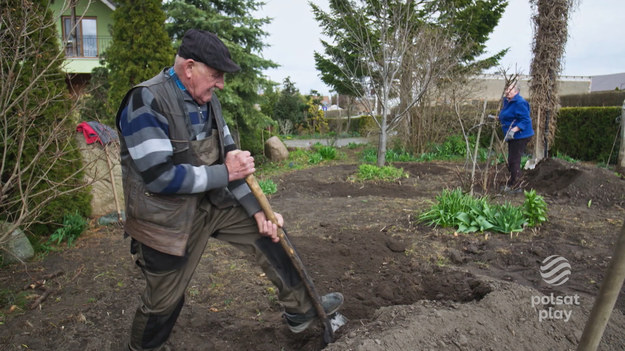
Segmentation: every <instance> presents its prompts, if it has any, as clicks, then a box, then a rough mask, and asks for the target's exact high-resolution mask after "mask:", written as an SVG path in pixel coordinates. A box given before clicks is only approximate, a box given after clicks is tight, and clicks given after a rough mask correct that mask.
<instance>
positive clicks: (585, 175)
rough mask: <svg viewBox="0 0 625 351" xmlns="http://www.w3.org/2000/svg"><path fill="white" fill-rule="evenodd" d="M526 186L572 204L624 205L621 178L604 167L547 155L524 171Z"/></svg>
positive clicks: (623, 188)
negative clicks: (534, 165) (532, 167)
mask: <svg viewBox="0 0 625 351" xmlns="http://www.w3.org/2000/svg"><path fill="white" fill-rule="evenodd" d="M524 178H525V181H526V182H527V188H531V189H536V191H537V192H539V193H542V194H545V195H549V196H551V197H552V198H558V200H559V201H567V202H569V201H570V202H573V203H575V204H589V205H592V204H597V205H600V206H603V207H610V206H613V205H619V206H623V205H624V204H625V180H623V179H622V178H619V177H618V176H617V175H615V173H614V172H612V171H609V170H607V169H605V168H599V167H596V166H588V165H583V164H579V163H569V162H566V161H563V160H560V159H555V158H548V159H546V160H543V161H541V162H540V163H538V165H536V168H534V169H533V170H529V171H526V172H525V177H524Z"/></svg>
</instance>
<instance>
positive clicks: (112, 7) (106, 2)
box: [100, 0, 115, 11]
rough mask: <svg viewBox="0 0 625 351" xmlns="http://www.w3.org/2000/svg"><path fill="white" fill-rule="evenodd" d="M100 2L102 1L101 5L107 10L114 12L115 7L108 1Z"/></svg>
mask: <svg viewBox="0 0 625 351" xmlns="http://www.w3.org/2000/svg"><path fill="white" fill-rule="evenodd" d="M100 1H102V3H103V4H104V5H106V6H107V7H108V8H109V9H111V10H112V11H115V5H113V3H112V2H110V1H108V0H100Z"/></svg>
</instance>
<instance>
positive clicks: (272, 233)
mask: <svg viewBox="0 0 625 351" xmlns="http://www.w3.org/2000/svg"><path fill="white" fill-rule="evenodd" d="M274 215H275V216H276V219H277V220H278V225H279V226H280V227H282V226H283V225H284V219H283V218H282V215H281V214H279V213H277V212H274ZM254 219H255V220H256V224H257V225H258V232H259V233H260V235H263V236H266V237H269V238H270V239H271V241H273V242H274V243H277V242H279V241H280V237H278V225H276V224H274V223H273V222H271V221H270V220H268V219H267V217H266V216H265V213H264V212H263V211H260V212H256V214H254Z"/></svg>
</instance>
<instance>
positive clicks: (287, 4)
mask: <svg viewBox="0 0 625 351" xmlns="http://www.w3.org/2000/svg"><path fill="white" fill-rule="evenodd" d="M265 1H266V2H267V4H266V5H265V6H264V7H263V9H262V10H261V11H260V12H259V13H258V16H257V17H271V18H273V21H272V23H271V24H270V25H268V26H266V27H265V30H266V31H267V32H268V33H269V36H268V37H267V38H265V42H266V43H268V44H269V45H271V46H270V47H268V48H265V50H264V51H263V56H264V57H265V58H268V59H270V60H272V61H274V62H276V63H278V64H279V65H280V67H279V68H277V69H271V70H267V71H265V74H266V75H267V76H268V77H269V78H270V79H271V80H273V81H276V82H279V83H280V84H281V83H282V81H283V80H284V78H286V77H287V76H289V77H291V81H292V82H294V83H295V85H296V87H297V88H298V89H299V90H300V92H301V93H302V94H308V93H309V92H310V90H311V89H315V90H317V91H319V92H320V93H322V94H324V95H327V94H329V93H330V88H329V87H327V86H326V85H325V84H324V83H323V82H322V81H321V80H320V79H319V77H318V72H317V70H316V69H315V61H314V58H313V53H314V51H317V52H322V50H323V49H322V47H321V44H320V42H319V39H320V38H321V30H320V28H319V25H318V24H317V22H316V21H315V19H314V18H313V15H312V11H311V10H310V6H309V5H308V1H306V0H265ZM313 2H314V3H315V4H318V5H319V6H321V7H322V8H324V9H326V10H327V9H328V5H327V0H313ZM508 3H509V4H508V7H507V8H506V12H505V13H504V15H503V17H502V18H501V20H500V21H499V25H498V26H497V27H496V28H495V31H494V32H493V33H492V34H491V36H490V40H489V41H488V42H487V50H488V53H489V54H493V53H495V52H497V51H499V50H502V49H505V48H507V47H509V48H510V50H509V51H508V54H507V55H506V56H505V57H504V59H503V60H502V61H501V67H503V68H506V69H508V72H510V73H512V72H515V71H518V72H519V73H521V74H529V66H530V62H531V58H532V57H531V43H532V35H533V33H532V24H531V18H530V16H531V10H530V6H529V2H528V0H509V1H508ZM624 14H625V1H624V0H581V4H580V6H579V7H578V8H577V10H576V11H575V12H574V13H573V15H572V18H571V21H570V23H569V40H568V42H567V46H566V53H565V57H564V71H563V74H565V75H575V76H592V75H602V74H611V73H623V72H625V35H623V33H624V30H623V18H624ZM493 71H496V70H493Z"/></svg>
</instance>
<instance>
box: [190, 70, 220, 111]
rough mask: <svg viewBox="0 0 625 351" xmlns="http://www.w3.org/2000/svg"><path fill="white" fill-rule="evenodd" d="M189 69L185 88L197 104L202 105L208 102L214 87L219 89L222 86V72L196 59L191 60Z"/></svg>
mask: <svg viewBox="0 0 625 351" xmlns="http://www.w3.org/2000/svg"><path fill="white" fill-rule="evenodd" d="M189 69H190V70H191V77H190V79H189V84H188V86H187V87H186V88H187V90H188V91H189V94H191V97H193V100H195V102H197V103H198V104H200V105H204V104H206V103H207V102H209V101H210V100H211V98H212V96H213V91H214V90H215V88H217V89H219V90H221V89H223V88H224V72H221V71H218V70H216V69H214V68H212V67H208V66H207V65H205V64H203V63H201V62H197V61H193V63H192V64H191V66H190V68H189Z"/></svg>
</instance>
